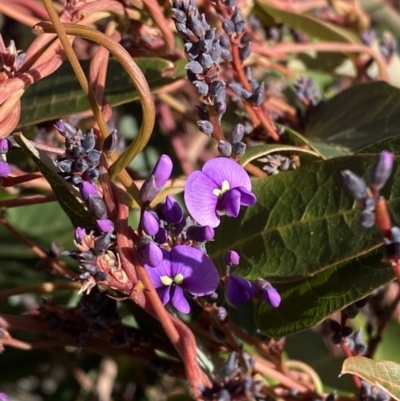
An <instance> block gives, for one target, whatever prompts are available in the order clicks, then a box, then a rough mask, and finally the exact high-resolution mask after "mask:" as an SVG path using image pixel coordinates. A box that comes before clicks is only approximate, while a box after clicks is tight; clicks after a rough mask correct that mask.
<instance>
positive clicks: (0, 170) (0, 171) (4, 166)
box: [0, 161, 11, 177]
mask: <svg viewBox="0 0 400 401" xmlns="http://www.w3.org/2000/svg"><path fill="white" fill-rule="evenodd" d="M10 173H11V167H10V165H9V164H8V163H6V162H2V161H0V177H6V176H7V175H8V174H10Z"/></svg>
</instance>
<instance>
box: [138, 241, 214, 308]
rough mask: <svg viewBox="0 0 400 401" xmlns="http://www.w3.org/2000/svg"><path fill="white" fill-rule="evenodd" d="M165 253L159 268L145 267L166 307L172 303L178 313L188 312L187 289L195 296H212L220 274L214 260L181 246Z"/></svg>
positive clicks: (196, 250) (188, 247)
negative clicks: (185, 293)
mask: <svg viewBox="0 0 400 401" xmlns="http://www.w3.org/2000/svg"><path fill="white" fill-rule="evenodd" d="M162 252H163V261H162V262H161V263H160V264H159V265H158V266H157V267H151V266H145V267H146V270H147V273H148V274H149V277H150V279H151V281H152V283H153V285H154V287H155V288H156V290H157V293H158V295H159V297H160V299H161V301H162V303H163V304H164V305H165V304H167V303H168V302H170V301H171V303H172V305H173V306H174V307H175V308H176V309H177V310H179V311H180V312H182V313H189V312H190V305H189V302H188V301H187V299H186V298H185V295H184V290H186V291H188V292H189V293H190V294H192V295H195V296H204V295H209V294H212V293H213V292H215V290H216V289H217V287H218V283H219V275H218V271H217V269H216V267H215V266H214V263H213V262H212V261H211V259H209V258H208V256H206V255H205V254H204V253H203V252H201V251H200V250H198V249H196V248H192V247H190V246H186V245H178V246H176V247H174V248H172V250H171V251H170V252H168V251H166V250H162Z"/></svg>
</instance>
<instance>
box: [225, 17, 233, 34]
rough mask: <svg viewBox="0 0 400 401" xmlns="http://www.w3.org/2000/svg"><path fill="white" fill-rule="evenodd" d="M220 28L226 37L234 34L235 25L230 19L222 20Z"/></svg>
mask: <svg viewBox="0 0 400 401" xmlns="http://www.w3.org/2000/svg"><path fill="white" fill-rule="evenodd" d="M222 28H223V30H224V31H225V32H226V33H227V34H228V35H233V34H234V32H235V24H234V23H233V22H232V21H231V20H230V19H224V21H223V22H222Z"/></svg>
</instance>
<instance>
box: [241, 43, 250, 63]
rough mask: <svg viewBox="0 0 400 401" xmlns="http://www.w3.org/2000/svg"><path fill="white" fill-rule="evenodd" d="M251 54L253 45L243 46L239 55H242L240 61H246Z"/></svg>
mask: <svg viewBox="0 0 400 401" xmlns="http://www.w3.org/2000/svg"><path fill="white" fill-rule="evenodd" d="M250 53H251V43H248V44H247V45H246V46H243V47H241V48H240V49H239V55H240V59H241V60H242V61H243V60H246V59H247V57H249V56H250Z"/></svg>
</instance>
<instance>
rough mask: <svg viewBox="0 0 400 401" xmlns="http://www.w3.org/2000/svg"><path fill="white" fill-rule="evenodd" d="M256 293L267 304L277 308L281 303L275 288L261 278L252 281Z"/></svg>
mask: <svg viewBox="0 0 400 401" xmlns="http://www.w3.org/2000/svg"><path fill="white" fill-rule="evenodd" d="M253 285H254V288H255V291H256V294H257V295H258V296H259V297H260V298H262V299H263V300H264V301H265V302H266V303H267V304H269V305H271V306H273V307H274V308H277V307H278V306H279V305H280V303H281V296H280V295H279V292H278V291H277V290H276V288H274V287H272V285H271V283H269V282H268V281H266V280H263V279H262V278H258V279H257V280H255V281H254V284H253Z"/></svg>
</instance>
